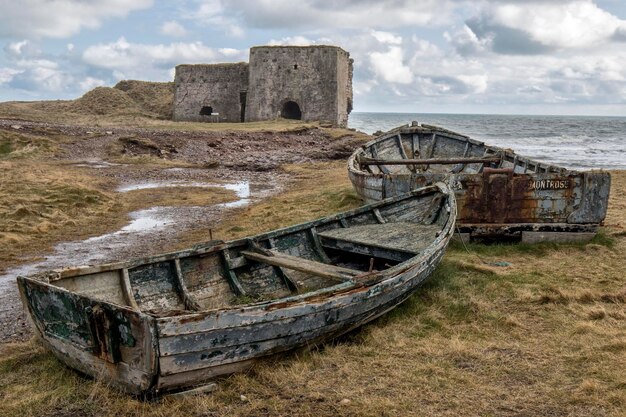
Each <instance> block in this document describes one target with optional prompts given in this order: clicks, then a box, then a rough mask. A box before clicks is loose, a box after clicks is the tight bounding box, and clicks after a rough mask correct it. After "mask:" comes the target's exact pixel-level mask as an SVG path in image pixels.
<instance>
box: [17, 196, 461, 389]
mask: <svg viewBox="0 0 626 417" xmlns="http://www.w3.org/2000/svg"><path fill="white" fill-rule="evenodd" d="M455 218H456V202H455V198H454V193H452V192H451V191H450V190H449V189H448V187H447V186H445V185H444V184H437V185H435V186H430V187H426V188H423V189H420V190H415V191H413V192H411V193H408V194H406V195H403V196H399V197H395V198H391V199H388V200H385V201H381V202H378V203H375V204H372V205H368V206H364V207H361V208H359V209H356V210H352V211H350V212H346V213H342V214H339V215H336V216H331V217H327V218H324V219H320V220H316V221H313V222H309V223H305V224H302V225H297V226H292V227H288V228H285V229H281V230H277V231H273V232H269V233H265V234H262V235H258V236H254V237H251V238H248V239H240V240H236V241H231V242H226V243H224V242H209V243H207V244H205V245H201V246H196V247H195V248H194V249H192V250H188V251H182V252H177V253H171V254H165V255H160V256H155V257H151V258H147V259H139V260H132V261H128V262H122V263H117V264H108V265H99V266H86V267H77V268H68V269H64V270H59V271H52V272H48V273H44V274H40V275H38V276H33V277H28V278H26V277H18V286H19V289H20V292H21V295H22V301H23V303H24V305H25V306H26V307H27V308H28V310H29V313H30V315H31V317H32V319H33V322H34V324H35V328H36V330H37V332H38V333H39V335H40V336H41V338H42V339H43V340H44V343H45V345H46V346H47V347H48V348H49V349H50V350H51V351H52V352H53V353H54V354H55V355H56V356H57V357H58V358H59V359H60V360H61V361H63V362H64V363H66V364H67V365H68V366H70V367H73V368H75V369H77V370H79V371H81V372H83V373H85V374H87V375H91V376H92V377H94V378H99V379H103V380H105V381H107V382H108V383H109V384H112V385H114V386H117V387H118V388H120V389H122V390H124V391H126V392H129V393H133V394H143V393H149V392H163V391H170V390H177V389H183V388H187V387H191V386H194V385H198V384H202V383H205V382H206V381H207V380H210V379H212V378H215V377H217V376H219V375H224V374H228V373H232V372H237V371H241V370H243V369H245V368H247V367H249V366H250V365H251V364H253V363H254V361H256V360H258V359H259V358H262V357H265V356H267V355H271V354H275V353H278V352H283V351H286V350H290V349H293V348H296V347H300V346H307V345H311V344H315V343H318V342H320V341H324V340H328V339H330V338H333V337H336V336H338V335H341V334H343V333H345V332H347V331H350V330H352V329H354V328H357V327H359V326H361V325H363V324H365V323H367V322H369V321H371V320H373V319H375V318H376V317H379V316H380V315H382V314H384V313H385V312H387V311H389V310H391V309H393V308H394V307H395V306H397V305H398V304H400V303H401V302H403V301H404V300H406V299H407V298H408V297H409V296H410V295H411V294H412V293H413V292H414V291H415V290H416V289H417V288H418V287H419V286H420V285H421V284H422V283H423V282H424V281H425V280H426V279H428V277H429V276H430V275H431V274H432V272H433V271H434V269H435V268H436V266H437V265H438V263H439V261H440V260H441V258H442V257H443V255H444V252H445V249H446V247H447V245H448V243H449V241H450V239H451V237H452V235H453V233H454V228H455V227H454V226H455ZM407 230H408V231H410V233H407ZM416 235H421V236H419V238H417V239H416V238H415V237H416Z"/></svg>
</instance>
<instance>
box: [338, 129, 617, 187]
mask: <svg viewBox="0 0 626 417" xmlns="http://www.w3.org/2000/svg"><path fill="white" fill-rule="evenodd" d="M418 132H424V133H441V135H442V136H446V137H448V138H450V139H455V140H458V141H461V142H469V143H471V144H472V145H475V146H484V147H485V148H486V149H489V150H491V151H493V152H495V153H496V154H497V155H501V157H502V158H503V160H504V161H507V162H513V158H515V157H516V161H517V162H518V165H520V164H521V163H526V164H529V165H533V166H534V167H535V169H538V168H539V167H545V168H547V171H546V172H526V173H524V174H523V175H541V174H550V173H553V172H551V170H550V169H551V168H553V169H555V170H556V171H555V172H554V173H556V172H559V173H562V174H566V173H567V174H575V175H580V174H582V173H589V172H591V173H593V172H607V171H606V170H604V169H590V170H584V171H580V170H573V169H569V168H564V167H561V166H558V165H554V164H550V163H546V162H541V161H537V160H535V159H531V158H528V157H526V156H523V155H519V154H517V153H516V152H515V151H513V150H512V149H508V148H501V147H499V146H494V145H487V144H486V143H485V142H482V141H479V140H476V139H472V138H471V137H469V136H465V135H463V134H460V133H457V132H454V131H451V130H448V129H445V128H442V127H439V126H434V125H427V124H422V125H417V126H413V125H409V124H406V125H402V126H399V127H396V128H394V129H391V130H389V131H387V132H385V133H383V134H381V135H379V136H377V137H375V138H374V139H372V140H370V141H369V142H367V143H365V144H363V145H361V146H360V147H359V148H357V149H356V150H355V151H354V152H353V153H352V155H350V157H349V158H348V171H349V172H350V173H354V174H355V175H364V176H367V177H375V178H381V177H384V176H386V175H391V176H394V175H398V174H395V173H393V174H384V173H382V172H381V173H372V172H368V171H366V170H364V169H361V168H360V164H359V161H358V156H359V155H364V154H365V150H366V149H368V148H371V147H372V146H373V145H375V144H377V143H379V142H383V141H386V140H390V139H393V138H394V137H395V136H397V135H398V134H415V133H418ZM507 158H510V160H507ZM440 159H445V158H440ZM433 165H436V164H433ZM479 174H480V175H482V174H481V173H480V172H475V173H447V175H479ZM406 175H415V173H410V174H406ZM417 175H419V176H424V177H427V176H433V175H436V173H432V172H428V171H424V172H419V173H418V174H417Z"/></svg>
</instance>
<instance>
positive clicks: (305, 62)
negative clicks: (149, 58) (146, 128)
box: [174, 45, 353, 127]
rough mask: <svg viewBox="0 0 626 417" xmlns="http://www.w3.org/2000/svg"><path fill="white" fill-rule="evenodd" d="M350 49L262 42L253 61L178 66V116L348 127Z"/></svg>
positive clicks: (252, 54)
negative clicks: (299, 121)
mask: <svg viewBox="0 0 626 417" xmlns="http://www.w3.org/2000/svg"><path fill="white" fill-rule="evenodd" d="M352 63H353V60H352V59H350V54H349V53H348V52H346V51H344V50H343V49H341V48H339V47H336V46H321V45H320V46H317V45H316V46H257V47H253V48H251V49H250V62H249V63H246V62H239V63H235V64H199V65H178V66H177V67H176V76H175V80H174V83H175V96H174V120H179V121H195V122H254V121H260V120H273V119H276V118H279V117H282V118H285V119H297V120H303V121H321V122H326V123H331V124H333V125H334V126H340V127H346V126H347V124H348V115H349V114H350V112H351V111H352Z"/></svg>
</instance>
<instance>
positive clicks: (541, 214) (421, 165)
mask: <svg viewBox="0 0 626 417" xmlns="http://www.w3.org/2000/svg"><path fill="white" fill-rule="evenodd" d="M348 172H349V176H350V180H351V181H352V184H353V185H354V188H355V189H356V191H357V193H358V194H359V195H360V196H361V198H363V200H365V201H366V202H370V203H371V202H373V201H378V200H381V199H384V198H388V197H392V196H395V195H399V194H402V193H405V192H407V191H409V190H411V189H413V188H417V187H423V186H424V185H428V184H432V183H434V182H437V181H443V180H445V179H446V178H450V180H451V183H454V184H455V185H454V186H453V187H454V188H455V193H456V197H457V201H458V218H457V227H458V232H459V233H461V234H463V236H462V237H463V238H464V239H468V238H475V237H478V238H484V237H486V236H488V237H496V238H498V239H512V240H520V239H521V240H522V241H524V242H536V241H544V240H552V241H571V240H578V241H581V240H588V239H591V238H592V237H593V236H594V235H595V233H596V232H597V230H598V226H599V225H600V224H601V223H602V221H603V220H604V217H605V216H606V210H607V205H608V197H609V189H610V184H611V177H610V174H609V173H607V172H603V171H587V172H576V171H570V170H567V169H564V168H560V167H556V166H553V165H548V164H545V163H541V162H537V161H533V160H530V159H528V158H525V157H523V156H519V155H517V154H515V153H514V152H513V151H511V150H508V149H502V148H498V147H495V146H488V145H485V144H484V143H483V142H479V141H476V140H473V139H470V138H469V137H467V136H463V135H460V134H458V133H455V132H451V131H449V130H446V129H442V128H439V127H436V126H429V125H418V124H417V123H416V122H413V123H412V125H411V126H408V125H407V126H402V127H399V128H396V129H394V130H391V131H389V132H387V133H385V134H383V135H381V136H379V137H378V138H376V139H374V140H373V141H371V142H369V143H367V144H365V145H364V146H363V147H362V148H359V149H357V150H356V151H355V152H354V153H353V154H352V156H351V157H350V159H349V161H348Z"/></svg>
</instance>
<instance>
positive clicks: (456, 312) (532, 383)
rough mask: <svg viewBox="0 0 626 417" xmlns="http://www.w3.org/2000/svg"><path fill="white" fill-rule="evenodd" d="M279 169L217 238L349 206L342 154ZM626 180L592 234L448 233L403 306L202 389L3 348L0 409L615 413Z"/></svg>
mask: <svg viewBox="0 0 626 417" xmlns="http://www.w3.org/2000/svg"><path fill="white" fill-rule="evenodd" d="M284 169H286V170H291V172H292V173H294V174H295V175H296V181H294V183H293V185H292V187H291V188H290V189H288V190H286V191H285V192H284V193H282V194H281V195H279V196H276V197H273V198H270V199H268V200H265V201H263V202H261V203H259V204H256V205H254V206H251V207H248V208H245V209H241V210H239V211H237V212H236V213H235V215H234V216H233V217H232V218H228V219H225V220H224V221H223V222H222V223H221V225H220V226H219V228H218V230H216V233H215V234H216V235H217V237H218V238H221V239H229V238H232V237H237V236H243V235H248V234H253V233H257V232H260V231H263V230H268V229H272V228H276V227H280V226H286V225H288V224H293V223H299V222H302V221H305V220H308V219H311V218H315V217H319V216H321V215H324V214H328V213H332V212H336V211H338V210H344V209H348V208H351V207H355V206H356V205H358V201H357V200H356V197H355V195H354V192H353V191H352V188H351V186H350V184H349V182H348V180H347V178H346V175H345V166H344V164H343V163H341V162H333V163H323V164H316V165H298V166H287V167H285V168H284ZM625 192H626V172H616V173H614V175H613V188H612V197H611V201H610V207H609V215H608V217H607V221H606V222H607V228H606V229H605V231H604V232H603V233H602V234H601V235H600V236H599V237H598V238H596V239H595V240H594V241H593V242H591V243H589V244H586V245H581V244H575V245H565V244H562V245H549V244H548V245H534V246H528V245H495V246H482V245H470V246H469V247H468V249H469V252H468V251H467V250H466V249H465V247H463V246H453V247H452V248H450V250H449V252H448V253H447V255H446V257H445V259H444V261H443V263H442V264H441V266H440V267H439V268H438V270H437V272H436V274H435V276H433V279H432V280H431V281H430V282H429V283H428V284H427V285H426V286H425V287H424V288H423V289H422V290H421V291H419V292H418V293H417V294H416V295H415V296H413V297H412V298H410V300H409V301H408V302H407V303H405V304H404V305H402V306H401V307H399V308H397V309H396V310H394V311H392V312H391V313H389V314H387V315H385V316H384V317H382V318H381V319H379V320H377V321H375V322H374V323H372V324H370V325H368V326H365V327H364V328H363V329H360V330H359V331H356V332H354V333H352V334H350V335H348V336H347V337H344V338H342V339H341V340H340V341H337V342H334V343H330V344H326V345H324V346H321V347H320V348H319V349H317V350H312V351H310V352H298V353H295V354H291V355H285V356H283V357H281V358H276V359H271V360H267V361H263V362H261V363H260V364H259V365H257V366H256V367H255V368H253V370H252V371H250V372H248V373H246V374H239V375H234V376H231V377H229V378H226V379H224V380H223V381H222V382H221V383H220V385H219V389H218V391H217V392H216V393H214V394H212V395H208V396H201V397H192V398H184V399H174V398H164V399H161V400H158V401H155V402H142V401H139V400H136V399H133V398H129V397H127V396H125V395H123V394H119V393H117V392H116V391H114V390H111V389H109V388H107V387H106V386H104V385H102V384H101V383H98V382H94V381H91V380H89V379H84V378H83V377H81V376H78V375H77V374H76V373H74V372H73V371H71V370H68V369H66V368H64V367H63V366H62V365H61V364H60V363H59V362H58V361H56V360H55V359H54V358H53V357H52V355H50V354H49V353H47V352H46V351H44V350H43V349H42V348H41V347H39V345H38V344H37V343H36V342H35V341H31V342H29V343H22V344H13V345H5V346H2V347H1V348H0V349H1V350H2V352H1V355H0V400H1V401H0V415H7V416H8V415H15V414H19V415H22V416H65V415H75V414H77V415H132V416H221V415H229V416H245V415H303V416H307V415H316V416H319V415H371V416H381V415H390V416H391V415H450V416H457V415H487V416H489V415H493V416H496V415H497V416H501V415H510V416H520V415H533V416H545V415H555V416H566V415H594V416H604V415H606V416H618V415H623V410H624V409H625V408H626V373H624V371H623V370H624V369H625V368H626V278H625V275H626V274H625V267H624V259H626V233H624V230H625V229H624V227H625V226H626V210H625V209H626V198H625V197H623V196H624V195H625ZM205 232H206V231H198V232H197V234H196V235H193V236H188V237H186V239H188V240H189V242H184V241H183V242H180V245H182V246H184V245H186V244H187V243H190V242H192V241H194V240H202V237H203V236H205ZM496 261H506V262H508V263H510V266H507V267H496V266H493V264H494V263H495V262H496Z"/></svg>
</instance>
